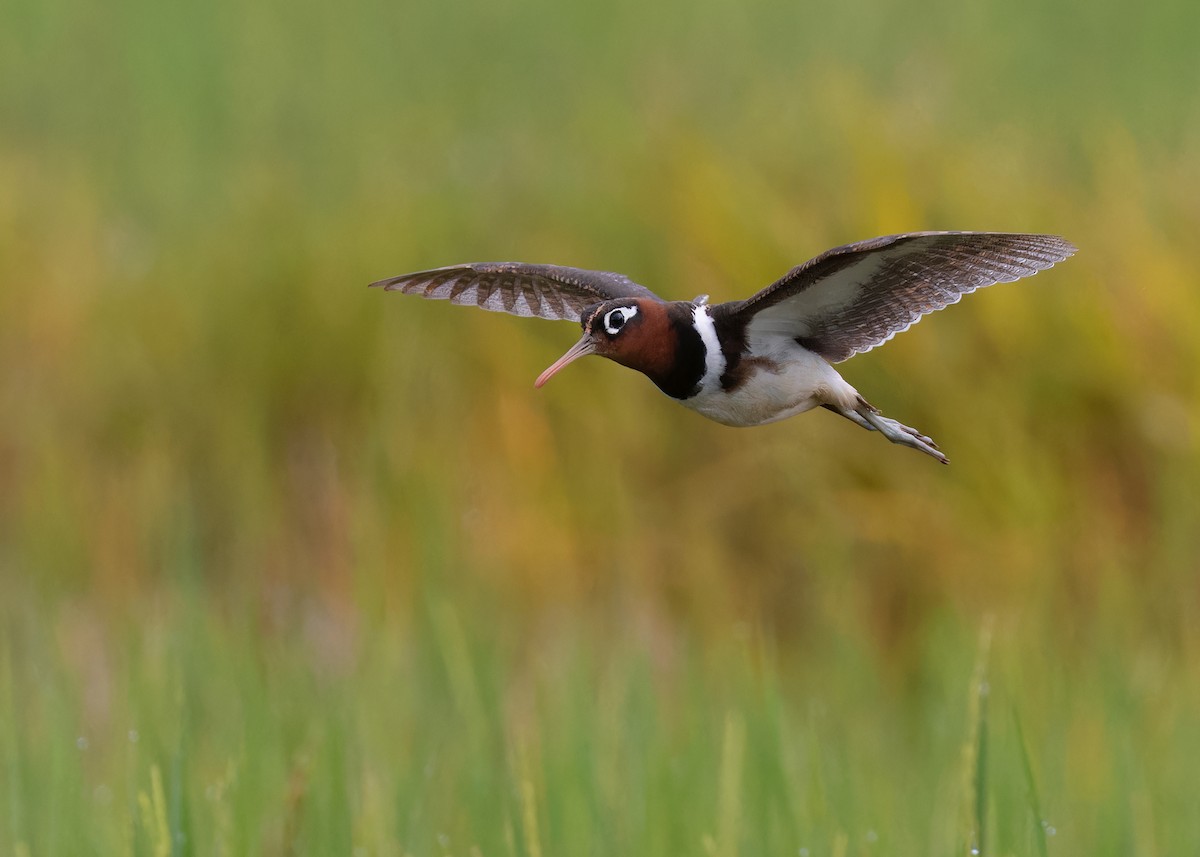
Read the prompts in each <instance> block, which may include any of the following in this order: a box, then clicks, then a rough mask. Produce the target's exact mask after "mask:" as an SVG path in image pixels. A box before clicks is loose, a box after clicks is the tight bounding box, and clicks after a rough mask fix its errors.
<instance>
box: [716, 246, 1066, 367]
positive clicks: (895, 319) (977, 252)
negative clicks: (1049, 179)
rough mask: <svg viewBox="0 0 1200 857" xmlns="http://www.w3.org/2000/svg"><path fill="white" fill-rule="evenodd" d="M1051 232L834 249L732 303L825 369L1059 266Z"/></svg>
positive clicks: (758, 327)
mask: <svg viewBox="0 0 1200 857" xmlns="http://www.w3.org/2000/svg"><path fill="white" fill-rule="evenodd" d="M1074 252H1075V247H1074V246H1073V245H1071V244H1070V243H1069V242H1068V241H1065V240H1063V239H1062V238H1059V237H1057V236H1054V235H1018V234H1010V233H1000V232H910V233H906V234H903V235H887V236H884V237H882V238H873V239H871V240H869V241H860V242H858V243H857V244H847V245H846V246H844V247H835V248H834V249H832V250H828V251H826V252H825V253H822V254H821V255H820V256H817V257H816V258H815V259H811V260H809V261H808V262H805V263H804V264H803V265H800V266H799V267H797V268H793V269H792V270H791V271H789V272H788V273H787V274H786V275H784V276H783V278H781V279H780V280H779V281H778V282H776V283H774V284H772V285H770V286H768V287H767V288H765V289H763V290H762V291H761V292H759V293H758V294H756V295H754V296H753V297H751V298H749V299H747V300H745V301H742V302H741V303H740V304H737V305H734V306H732V307H731V309H730V314H731V315H732V316H734V317H735V318H738V319H741V320H744V321H747V322H748V329H747V330H748V333H749V335H750V337H751V338H754V337H755V336H788V337H791V338H794V339H797V340H798V341H800V343H801V344H802V345H804V346H805V347H806V348H809V349H811V350H813V351H816V352H817V353H818V354H820V355H822V356H823V357H825V358H826V359H827V360H829V361H830V362H831V363H837V362H840V361H842V360H846V359H847V358H849V357H852V356H854V355H855V354H860V353H862V352H864V351H870V350H871V349H872V348H874V347H875V346H877V345H882V344H883V343H884V342H887V341H888V340H889V339H891V338H892V337H893V336H895V335H896V334H897V333H900V332H901V331H904V330H907V329H908V328H910V327H912V325H914V324H916V323H917V322H918V321H919V320H920V319H921V317H922V316H924V315H926V314H927V313H931V312H934V311H936V310H940V309H943V308H945V307H947V306H949V305H950V304H952V303H957V302H958V301H959V300H960V299H961V298H962V296H963V295H965V294H970V293H971V292H973V291H975V290H976V289H981V288H983V287H984V286H990V285H992V284H994V283H1008V282H1012V281H1014V280H1019V279H1021V278H1022V277H1028V276H1032V275H1033V274H1036V273H1037V272H1038V271H1044V270H1045V269H1046V268H1049V267H1051V266H1052V265H1054V264H1055V263H1056V262H1061V261H1062V260H1063V259H1066V258H1067V257H1068V256H1070V255H1071V254H1072V253H1074Z"/></svg>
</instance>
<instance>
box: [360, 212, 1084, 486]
mask: <svg viewBox="0 0 1200 857" xmlns="http://www.w3.org/2000/svg"><path fill="white" fill-rule="evenodd" d="M1076 251H1077V248H1076V247H1075V246H1074V245H1072V244H1071V243H1070V242H1069V241H1066V240H1065V239H1063V238H1060V237H1058V236H1056V235H1034V234H1020V233H1009V232H906V233H902V234H897V235H885V236H882V237H879V238H871V239H869V240H866V241H859V242H856V243H853V244H846V245H843V246H841V247H835V248H833V249H831V250H826V251H825V252H824V253H821V254H820V255H819V256H816V257H814V258H812V259H810V260H809V261H807V262H805V263H803V264H801V265H798V266H796V267H794V268H792V269H791V270H790V271H788V272H787V273H786V274H784V275H783V276H782V277H780V278H779V279H778V280H776V281H775V282H774V283H772V284H771V285H769V286H767V287H766V288H764V289H762V290H761V291H759V292H758V293H756V294H754V295H751V296H750V297H748V298H745V299H744V300H735V301H729V302H726V303H717V304H710V303H709V302H708V296H707V295H701V296H699V297H697V298H695V299H693V300H690V301H668V300H664V299H662V298H660V297H659V296H658V295H656V294H655V293H654V292H652V291H650V290H649V289H648V288H646V287H645V286H643V285H641V284H639V283H636V282H634V281H633V280H631V279H629V278H628V277H626V276H625V275H623V274H618V273H613V272H609V271H591V270H584V269H580V268H570V267H563V266H559V265H541V264H526V263H522V262H476V263H468V264H461V265H451V266H449V267H443V268H434V269H432V270H426V271H417V272H415V273H411V274H402V275H400V276H397V277H389V278H387V279H384V280H379V281H378V282H374V283H371V284H370V285H371V286H372V287H375V288H381V289H384V290H385V291H398V292H402V293H406V294H413V295H419V296H421V297H424V298H431V299H435V300H448V301H450V302H451V303H455V304H464V305H470V306H477V307H481V308H483V309H486V310H492V311H495V312H505V313H509V314H511V315H516V316H524V317H536V318H545V319H552V320H572V321H578V323H579V324H580V326H581V327H582V328H583V336H582V337H581V338H580V339H579V341H578V342H576V343H575V344H574V345H573V346H571V348H569V349H568V350H567V352H566V353H565V354H563V355H562V356H561V357H560V358H558V360H556V361H554V363H553V364H551V365H550V366H549V367H548V368H547V369H546V370H545V371H544V372H542V374H541V375H539V376H538V378H537V380H536V381H535V382H534V386H535V387H539V388H540V387H541V386H542V385H543V384H545V383H546V382H547V381H549V380H550V378H552V377H553V376H554V375H557V374H558V373H559V372H560V371H561V370H562V369H563V368H564V367H565V366H567V365H568V364H570V363H573V362H575V361H576V360H578V359H579V358H580V357H584V356H587V355H590V354H596V355H599V356H601V357H607V358H608V359H609V360H612V361H614V362H616V363H619V364H621V365H622V366H627V367H629V368H630V369H636V370H637V371H639V372H641V373H642V374H643V375H645V376H646V377H648V378H649V379H650V380H651V381H652V382H654V384H655V385H656V386H657V387H658V389H659V390H661V391H662V392H663V393H665V394H666V395H667V396H670V397H671V398H672V399H675V400H676V401H678V402H679V403H680V404H682V405H683V406H684V407H687V408H690V409H692V410H694V411H697V412H699V413H700V414H702V415H704V416H705V417H708V418H709V419H711V420H715V421H716V422H718V423H723V424H724V425H727V426H737V427H744V426H758V425H764V424H766V423H772V422H776V421H778V420H783V419H787V418H788V417H792V416H795V415H796V414H800V413H804V412H805V411H809V410H812V409H814V408H817V407H822V408H825V409H827V410H830V411H833V412H834V413H836V414H839V415H840V416H843V417H845V418H846V419H848V420H850V421H851V422H853V423H855V424H856V425H858V426H860V427H862V428H864V429H867V430H868V431H877V432H879V433H880V434H881V435H883V436H884V437H885V438H887V439H888V440H890V441H891V442H892V443H896V444H900V445H902V446H907V447H911V448H913V449H916V450H919V451H920V452H923V453H925V454H926V455H929V456H931V457H933V458H935V459H937V460H938V461H940V462H942V463H943V464H949V460H948V459H947V458H946V456H945V455H944V454H943V453H942V452H941V450H940V449H939V448H938V445H937V444H936V443H934V442H933V440H932V439H930V438H929V437H927V436H926V435H924V434H922V433H921V432H920V431H918V430H917V429H914V428H911V427H909V426H906V425H904V424H903V423H900V422H897V421H896V420H893V419H890V418H888V417H885V416H883V414H882V413H881V412H880V411H879V409H878V408H876V407H875V406H874V405H872V404H870V403H869V402H868V401H867V400H866V399H865V398H864V397H863V396H862V395H861V394H860V393H859V392H858V390H856V389H855V388H854V387H853V386H851V385H850V384H849V383H848V382H847V381H846V380H845V379H844V378H843V377H842V376H841V374H839V372H838V371H837V370H836V369H835V368H834V365H835V364H838V363H841V362H842V361H844V360H847V359H849V358H850V357H853V356H854V355H856V354H862V353H864V352H867V351H870V350H871V349H873V348H875V347H877V346H879V345H882V344H883V343H885V342H887V341H888V340H890V339H891V338H892V337H894V336H895V335H896V334H898V333H901V332H903V331H905V330H908V328H910V327H912V326H913V325H914V324H916V323H917V322H918V321H919V320H920V319H921V318H922V317H923V316H925V315H927V314H928V313H931V312H934V311H936V310H940V309H944V308H945V307H947V306H949V305H950V304H953V303H957V302H958V301H959V300H960V299H961V298H962V297H963V295H966V294H970V293H971V292H974V291H976V290H977V289H981V288H984V287H985V286H990V285H993V284H995V283H1003V282H1013V281H1015V280H1019V279H1021V278H1023V277H1029V276H1032V275H1034V274H1037V273H1038V272H1039V271H1043V270H1046V269H1047V268H1050V267H1052V266H1053V265H1055V264H1056V263H1058V262H1061V261H1063V260H1065V259H1067V258H1068V257H1070V256H1071V255H1073V254H1074V253H1075V252H1076Z"/></svg>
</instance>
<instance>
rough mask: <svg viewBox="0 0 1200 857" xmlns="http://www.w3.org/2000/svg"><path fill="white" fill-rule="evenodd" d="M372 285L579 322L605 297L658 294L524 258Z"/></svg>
mask: <svg viewBox="0 0 1200 857" xmlns="http://www.w3.org/2000/svg"><path fill="white" fill-rule="evenodd" d="M371 285H372V286H373V287H378V288H382V289H384V290H385V291H389V292H390V291H398V292H405V293H406V294H410V295H420V296H421V297H423V298H432V299H434V300H448V301H450V302H451V303H456V304H464V305H469V306H477V307H482V308H483V309H486V310H492V311H493V312H507V313H510V314H512V315H519V316H526V317H536V318H547V319H551V320H559V319H565V320H569V321H578V320H579V316H580V313H582V311H583V310H584V309H585V308H586V307H588V306H591V305H592V304H595V303H600V302H602V301H607V300H611V299H613V298H626V297H637V298H655V297H656V295H655V294H654V293H653V292H652V291H650V290H649V289H647V288H646V287H645V286H642V285H639V284H638V283H635V282H634V281H633V280H631V279H629V278H628V277H626V276H624V275H622V274H614V273H610V272H607V271H586V270H583V269H581V268H564V267H561V266H559V265H527V264H524V263H522V262H475V263H471V264H466V265H452V266H450V267H448V268H435V269H433V270H431V271H418V272H416V273H413V274H402V275H401V276H399V277H390V278H389V279H386V280H380V281H379V282H376V283H371Z"/></svg>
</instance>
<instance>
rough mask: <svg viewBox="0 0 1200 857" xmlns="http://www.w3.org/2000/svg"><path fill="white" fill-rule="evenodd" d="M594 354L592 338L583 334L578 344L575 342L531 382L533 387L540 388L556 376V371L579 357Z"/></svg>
mask: <svg viewBox="0 0 1200 857" xmlns="http://www.w3.org/2000/svg"><path fill="white" fill-rule="evenodd" d="M595 353H596V346H595V345H593V344H592V336H591V334H589V333H585V334H584V335H583V338H582V339H580V340H579V341H578V342H576V343H575V344H574V345H572V346H571V350H570V351H568V352H567V353H566V354H564V355H563V356H562V357H560V358H558V359H557V360H555V361H554V363H552V364H551V365H550V368H549V369H547V370H546V371H545V372H543V373H542V374H541V375H538V378H537V380H536V381H534V382H533V386H535V387H540V386H542V385H543V384H545V383H546V382H547V381H549V380H550V379H551V378H552V377H554V376H555V375H557V374H558V370H559V369H562V368H563V367H564V366H566V365H567V364H568V363H574V362H575V361H576V360H578V359H579V358H580V357H586V356H587V355H589V354H595Z"/></svg>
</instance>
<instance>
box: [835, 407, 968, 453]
mask: <svg viewBox="0 0 1200 857" xmlns="http://www.w3.org/2000/svg"><path fill="white" fill-rule="evenodd" d="M830 410H832V411H834V412H835V413H839V414H841V415H842V416H844V417H845V418H846V419H848V420H851V421H852V422H854V423H856V424H858V425H860V426H862V427H863V428H865V429H867V430H869V431H877V432H879V433H880V434H882V435H883V436H884V437H886V438H887V439H888V440H890V441H891V442H892V443H898V444H900V445H901V446H908V447H912V448H913V449H917V450H920V451H921V452H923V453H925V454H926V455H929V456H932V457H934V458H936V459H937V460H938V461H940V462H942V464H949V463H950V460H949V459H948V458H946V456H944V455H942V453H941V452H940V451H939V450H938V445H937V444H936V443H934V442H933V439H932V438H929V437H926V436H925V435H923V434H921V433H920V432H919V431H917V430H916V429H915V428H912V427H910V426H906V425H904V424H903V423H900V422H897V421H896V420H893V419H889V418H887V417H885V416H883V414H881V413H879V409H878V408H876V407H875V406H874V405H872V404H871V403H870V402H868V401H867V400H866V399H864V398H862V396H859V397H858V406H857V407H856V408H854V410H849V409H846V410H843V409H841V408H837V407H833V408H830Z"/></svg>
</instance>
